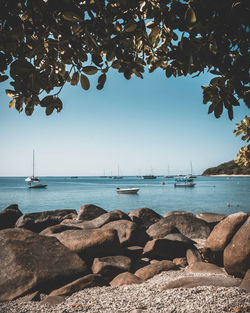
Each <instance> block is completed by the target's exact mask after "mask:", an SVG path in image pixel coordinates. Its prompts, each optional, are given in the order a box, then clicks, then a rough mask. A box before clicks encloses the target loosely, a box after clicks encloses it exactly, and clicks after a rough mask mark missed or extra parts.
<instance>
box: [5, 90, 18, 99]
mask: <svg viewBox="0 0 250 313" xmlns="http://www.w3.org/2000/svg"><path fill="white" fill-rule="evenodd" d="M5 92H6V95H7V96H9V97H11V98H13V97H15V95H16V93H15V91H14V90H10V89H5Z"/></svg>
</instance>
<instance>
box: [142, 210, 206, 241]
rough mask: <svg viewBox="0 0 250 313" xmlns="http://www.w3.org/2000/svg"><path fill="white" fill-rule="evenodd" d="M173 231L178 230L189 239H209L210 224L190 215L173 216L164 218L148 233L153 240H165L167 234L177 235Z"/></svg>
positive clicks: (150, 228) (151, 227)
mask: <svg viewBox="0 0 250 313" xmlns="http://www.w3.org/2000/svg"><path fill="white" fill-rule="evenodd" d="M173 229H178V231H179V232H180V233H182V234H183V235H185V236H187V237H188V238H207V237H208V235H209V233H210V228H209V225H208V223H207V222H205V221H203V220H201V219H199V218H197V217H195V216H194V215H193V214H190V213H182V214H171V215H169V216H166V217H163V218H162V219H160V220H159V222H157V223H155V224H153V225H151V226H150V227H149V228H148V230H147V233H148V234H149V235H150V236H151V237H153V238H163V237H165V236H166V235H167V234H170V233H175V232H176V231H173ZM178 231H177V232H178Z"/></svg>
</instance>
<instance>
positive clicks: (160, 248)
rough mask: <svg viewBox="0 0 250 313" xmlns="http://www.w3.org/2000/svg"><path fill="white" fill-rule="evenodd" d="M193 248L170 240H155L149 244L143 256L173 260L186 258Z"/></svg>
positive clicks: (190, 245)
mask: <svg viewBox="0 0 250 313" xmlns="http://www.w3.org/2000/svg"><path fill="white" fill-rule="evenodd" d="M191 248H193V245H192V244H189V243H185V242H181V241H176V240H168V239H153V240H150V241H148V242H147V244H146V245H145V247H144V250H143V256H145V257H149V258H156V259H168V260H173V259H175V258H180V257H185V256H186V251H187V250H188V249H191Z"/></svg>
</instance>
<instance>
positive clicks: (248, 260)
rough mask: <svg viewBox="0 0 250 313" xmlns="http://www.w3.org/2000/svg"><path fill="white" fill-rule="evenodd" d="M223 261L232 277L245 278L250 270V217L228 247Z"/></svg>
mask: <svg viewBox="0 0 250 313" xmlns="http://www.w3.org/2000/svg"><path fill="white" fill-rule="evenodd" d="M223 261H224V266H225V270H226V271H227V273H228V274H230V275H234V276H239V277H244V275H245V273H246V272H247V270H248V269H249V268H250V216H249V217H248V219H247V220H246V221H245V223H244V224H243V225H242V226H241V227H240V229H239V230H238V231H237V233H236V234H235V235H234V236H233V238H232V240H231V242H230V243H229V244H228V245H227V246H226V248H225V250H224V254H223Z"/></svg>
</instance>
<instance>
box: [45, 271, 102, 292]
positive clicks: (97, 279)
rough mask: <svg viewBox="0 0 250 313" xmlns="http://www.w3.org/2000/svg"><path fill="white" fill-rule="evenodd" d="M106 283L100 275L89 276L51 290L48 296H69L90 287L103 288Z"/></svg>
mask: <svg viewBox="0 0 250 313" xmlns="http://www.w3.org/2000/svg"><path fill="white" fill-rule="evenodd" d="M105 284H106V283H105V281H104V279H103V278H102V276H101V275H99V274H89V275H86V276H84V277H81V278H79V279H77V280H74V281H73V282H71V283H69V284H67V285H65V286H62V287H61V288H59V289H56V290H53V291H52V292H51V293H50V294H49V296H69V295H72V294H73V293H75V292H77V291H79V290H83V289H86V288H91V287H100V286H104V285H105Z"/></svg>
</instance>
